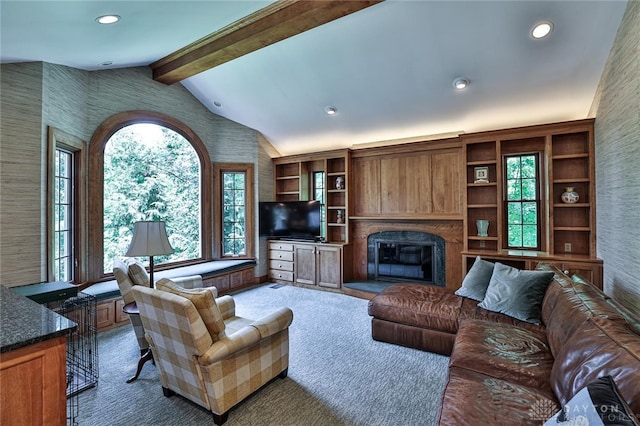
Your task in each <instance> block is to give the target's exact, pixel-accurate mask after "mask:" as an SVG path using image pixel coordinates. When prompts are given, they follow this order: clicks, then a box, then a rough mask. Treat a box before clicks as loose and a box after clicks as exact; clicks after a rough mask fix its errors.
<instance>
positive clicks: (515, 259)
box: [462, 250, 603, 290]
mask: <svg viewBox="0 0 640 426" xmlns="http://www.w3.org/2000/svg"><path fill="white" fill-rule="evenodd" d="M512 252H513V250H512ZM476 256H480V257H481V258H483V259H485V260H488V261H490V262H500V263H503V264H505V265H509V266H513V267H514V268H518V269H529V270H533V269H536V266H538V263H550V264H553V265H555V266H557V267H558V268H560V269H561V270H562V271H563V272H564V273H565V274H567V275H568V276H572V275H574V274H575V275H579V276H580V277H582V278H584V279H585V280H587V281H589V282H590V283H592V284H593V285H594V286H596V287H598V288H599V289H600V290H602V282H603V277H602V260H600V259H589V258H582V259H580V258H578V257H577V256H576V257H575V258H562V257H559V256H548V255H547V256H545V254H544V253H540V255H539V256H524V255H522V256H518V255H516V254H513V253H511V254H509V253H507V252H494V253H491V252H465V253H463V254H462V260H463V262H462V267H463V276H464V275H466V273H467V272H468V271H469V269H471V266H473V262H474V261H475V258H476Z"/></svg>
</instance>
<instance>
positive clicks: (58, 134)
mask: <svg viewBox="0 0 640 426" xmlns="http://www.w3.org/2000/svg"><path fill="white" fill-rule="evenodd" d="M59 148H60V149H63V150H65V151H68V152H70V153H72V154H73V168H74V172H73V176H72V180H73V186H74V190H73V198H74V203H73V206H72V215H73V219H72V222H73V225H72V230H71V232H72V244H73V253H72V255H73V279H72V280H71V281H70V282H71V283H75V284H79V283H83V282H85V281H86V278H87V273H86V271H87V259H88V256H87V250H86V247H87V246H86V237H87V225H86V223H87V220H86V218H87V187H86V182H87V180H86V172H85V170H87V161H88V160H87V143H86V142H85V141H83V140H82V139H80V138H78V137H76V136H73V135H71V134H69V133H66V132H64V131H62V130H60V129H57V128H55V127H51V126H48V127H47V226H46V229H47V255H46V259H47V281H56V280H58V279H59V278H58V277H57V276H56V271H55V241H54V239H55V226H54V224H53V220H54V218H55V187H54V185H55V183H56V175H55V155H56V150H57V149H59Z"/></svg>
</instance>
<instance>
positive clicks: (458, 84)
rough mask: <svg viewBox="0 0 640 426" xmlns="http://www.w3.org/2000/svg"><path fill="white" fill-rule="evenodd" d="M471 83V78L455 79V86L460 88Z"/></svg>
mask: <svg viewBox="0 0 640 426" xmlns="http://www.w3.org/2000/svg"><path fill="white" fill-rule="evenodd" d="M468 85H469V80H468V79H466V78H456V79H455V80H453V87H455V88H456V89H458V90H462V89H465V88H466V87H467V86H468Z"/></svg>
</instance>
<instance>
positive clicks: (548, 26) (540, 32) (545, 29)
mask: <svg viewBox="0 0 640 426" xmlns="http://www.w3.org/2000/svg"><path fill="white" fill-rule="evenodd" d="M552 30H553V24H552V23H551V22H540V23H539V24H536V26H535V27H533V29H532V30H531V36H532V37H533V38H544V37H546V36H548V35H549V33H550V32H551V31H552Z"/></svg>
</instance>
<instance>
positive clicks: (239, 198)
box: [222, 172, 247, 256]
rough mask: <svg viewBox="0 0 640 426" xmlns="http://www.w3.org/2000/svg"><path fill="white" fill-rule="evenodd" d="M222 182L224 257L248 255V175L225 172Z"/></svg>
mask: <svg viewBox="0 0 640 426" xmlns="http://www.w3.org/2000/svg"><path fill="white" fill-rule="evenodd" d="M222 181H223V207H222V209H223V219H222V250H223V253H224V256H242V255H246V254H247V247H246V237H245V233H246V221H245V212H246V200H245V192H246V174H245V173H243V172H223V174H222Z"/></svg>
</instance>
